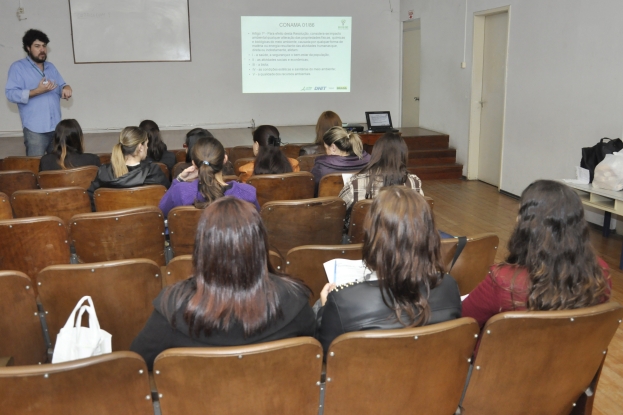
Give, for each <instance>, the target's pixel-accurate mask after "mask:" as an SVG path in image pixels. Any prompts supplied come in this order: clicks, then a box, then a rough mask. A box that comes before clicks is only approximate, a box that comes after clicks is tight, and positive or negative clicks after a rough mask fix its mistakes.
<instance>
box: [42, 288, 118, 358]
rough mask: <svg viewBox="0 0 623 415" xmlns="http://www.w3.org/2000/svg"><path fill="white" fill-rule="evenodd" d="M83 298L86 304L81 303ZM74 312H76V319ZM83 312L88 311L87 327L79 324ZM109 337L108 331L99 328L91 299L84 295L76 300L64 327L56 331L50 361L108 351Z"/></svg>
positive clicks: (109, 345)
mask: <svg viewBox="0 0 623 415" xmlns="http://www.w3.org/2000/svg"><path fill="white" fill-rule="evenodd" d="M85 300H86V301H87V302H88V303H89V304H88V305H82V304H83V303H84V302H85ZM78 310H79V311H78ZM76 312H78V319H77V320H76ZM84 312H87V313H89V327H82V326H81V323H82V315H83V314H84ZM111 339H112V335H111V334H110V333H108V332H106V331H104V330H102V329H100V323H99V321H98V320H97V315H96V314H95V307H94V306H93V300H92V299H91V297H90V296H88V295H86V296H84V297H82V299H81V300H80V301H78V304H76V307H75V308H74V311H72V312H71V315H70V316H69V319H68V320H67V323H65V327H63V328H62V329H61V331H60V333H58V336H57V337H56V345H55V346H54V354H53V355H52V363H62V362H67V361H69V360H76V359H83V358H85V357H91V356H97V355H100V354H104V353H110V352H112V342H111Z"/></svg>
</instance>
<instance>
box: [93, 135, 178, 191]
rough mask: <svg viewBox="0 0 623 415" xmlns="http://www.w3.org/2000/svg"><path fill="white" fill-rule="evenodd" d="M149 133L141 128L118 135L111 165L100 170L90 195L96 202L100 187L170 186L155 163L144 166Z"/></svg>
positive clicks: (105, 165)
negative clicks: (96, 191)
mask: <svg viewBox="0 0 623 415" xmlns="http://www.w3.org/2000/svg"><path fill="white" fill-rule="evenodd" d="M148 141H149V137H148V136H147V132H146V131H145V130H143V129H142V128H139V127H125V128H124V129H123V130H121V134H119V142H118V143H117V144H115V146H114V147H113V149H112V154H111V156H110V163H109V164H104V165H103V166H100V168H99V170H98V171H97V176H95V180H93V182H91V186H89V189H88V192H89V196H90V197H91V201H92V200H93V193H94V192H95V190H97V189H99V188H100V187H112V188H127V187H137V186H144V185H148V184H161V185H163V186H165V187H166V188H168V187H169V186H170V184H171V182H169V179H168V178H167V177H166V176H165V175H164V173H163V172H162V170H161V169H160V167H158V165H157V164H154V163H141V161H143V160H145V157H147V145H148V144H147V143H148Z"/></svg>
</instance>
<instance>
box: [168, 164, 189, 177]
mask: <svg viewBox="0 0 623 415" xmlns="http://www.w3.org/2000/svg"><path fill="white" fill-rule="evenodd" d="M188 167H189V165H188V163H186V162H185V161H180V162H177V163H175V166H173V171H172V172H171V177H172V178H173V179H176V178H177V176H179V175H180V173H181V172H183V171H184V169H187V168H188Z"/></svg>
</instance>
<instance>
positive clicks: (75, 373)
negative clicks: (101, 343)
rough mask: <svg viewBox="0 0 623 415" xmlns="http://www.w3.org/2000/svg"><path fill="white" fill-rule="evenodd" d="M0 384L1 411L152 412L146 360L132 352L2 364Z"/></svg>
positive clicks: (43, 414) (55, 414) (70, 414)
mask: <svg viewBox="0 0 623 415" xmlns="http://www.w3.org/2000/svg"><path fill="white" fill-rule="evenodd" d="M0 390H2V391H3V392H2V394H1V395H0V407H1V408H2V413H5V414H15V415H17V414H19V415H26V414H37V415H59V414H67V415H74V414H90V415H112V414H132V415H153V414H154V407H153V403H152V401H151V389H150V387H149V374H148V372H147V365H146V364H145V361H144V360H143V359H142V358H141V357H140V356H139V355H137V354H136V353H133V352H113V353H108V354H103V355H100V356H95V357H89V358H86V359H80V360H74V361H71V362H65V363H57V364H53V365H52V364H45V365H35V366H15V367H0Z"/></svg>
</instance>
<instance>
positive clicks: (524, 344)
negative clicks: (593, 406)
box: [462, 302, 623, 415]
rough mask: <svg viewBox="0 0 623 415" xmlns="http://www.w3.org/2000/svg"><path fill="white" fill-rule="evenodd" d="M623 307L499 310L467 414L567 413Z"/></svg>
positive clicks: (477, 366) (485, 337)
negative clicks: (502, 311) (562, 309)
mask: <svg viewBox="0 0 623 415" xmlns="http://www.w3.org/2000/svg"><path fill="white" fill-rule="evenodd" d="M622 318H623V308H622V307H621V305H620V304H618V303H614V302H610V303H605V304H601V305H598V306H595V307H589V308H584V309H576V310H564V311H532V312H530V311H523V312H506V313H501V314H498V315H496V316H494V317H492V318H491V319H489V321H488V322H487V324H486V325H485V327H484V329H483V331H482V333H483V334H482V339H481V341H480V347H479V349H478V356H477V357H476V360H475V362H474V370H473V371H472V374H471V378H470V380H469V385H468V387H467V391H466V394H465V399H464V400H463V405H462V406H463V407H464V408H465V412H464V413H465V414H489V415H497V414H504V415H514V414H525V413H530V414H531V415H532V414H534V415H541V414H542V415H545V414H568V413H570V412H571V410H572V409H573V404H574V402H575V401H576V400H577V399H578V397H579V396H580V395H581V394H582V392H584V391H585V390H586V389H587V387H588V386H589V385H590V383H591V381H592V380H593V378H594V376H595V374H596V373H597V371H598V369H599V367H600V365H601V363H602V360H603V358H604V355H605V353H606V350H607V349H608V345H609V344H610V340H612V337H613V336H614V333H615V332H616V331H617V329H618V328H619V327H620V322H621V319H622Z"/></svg>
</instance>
